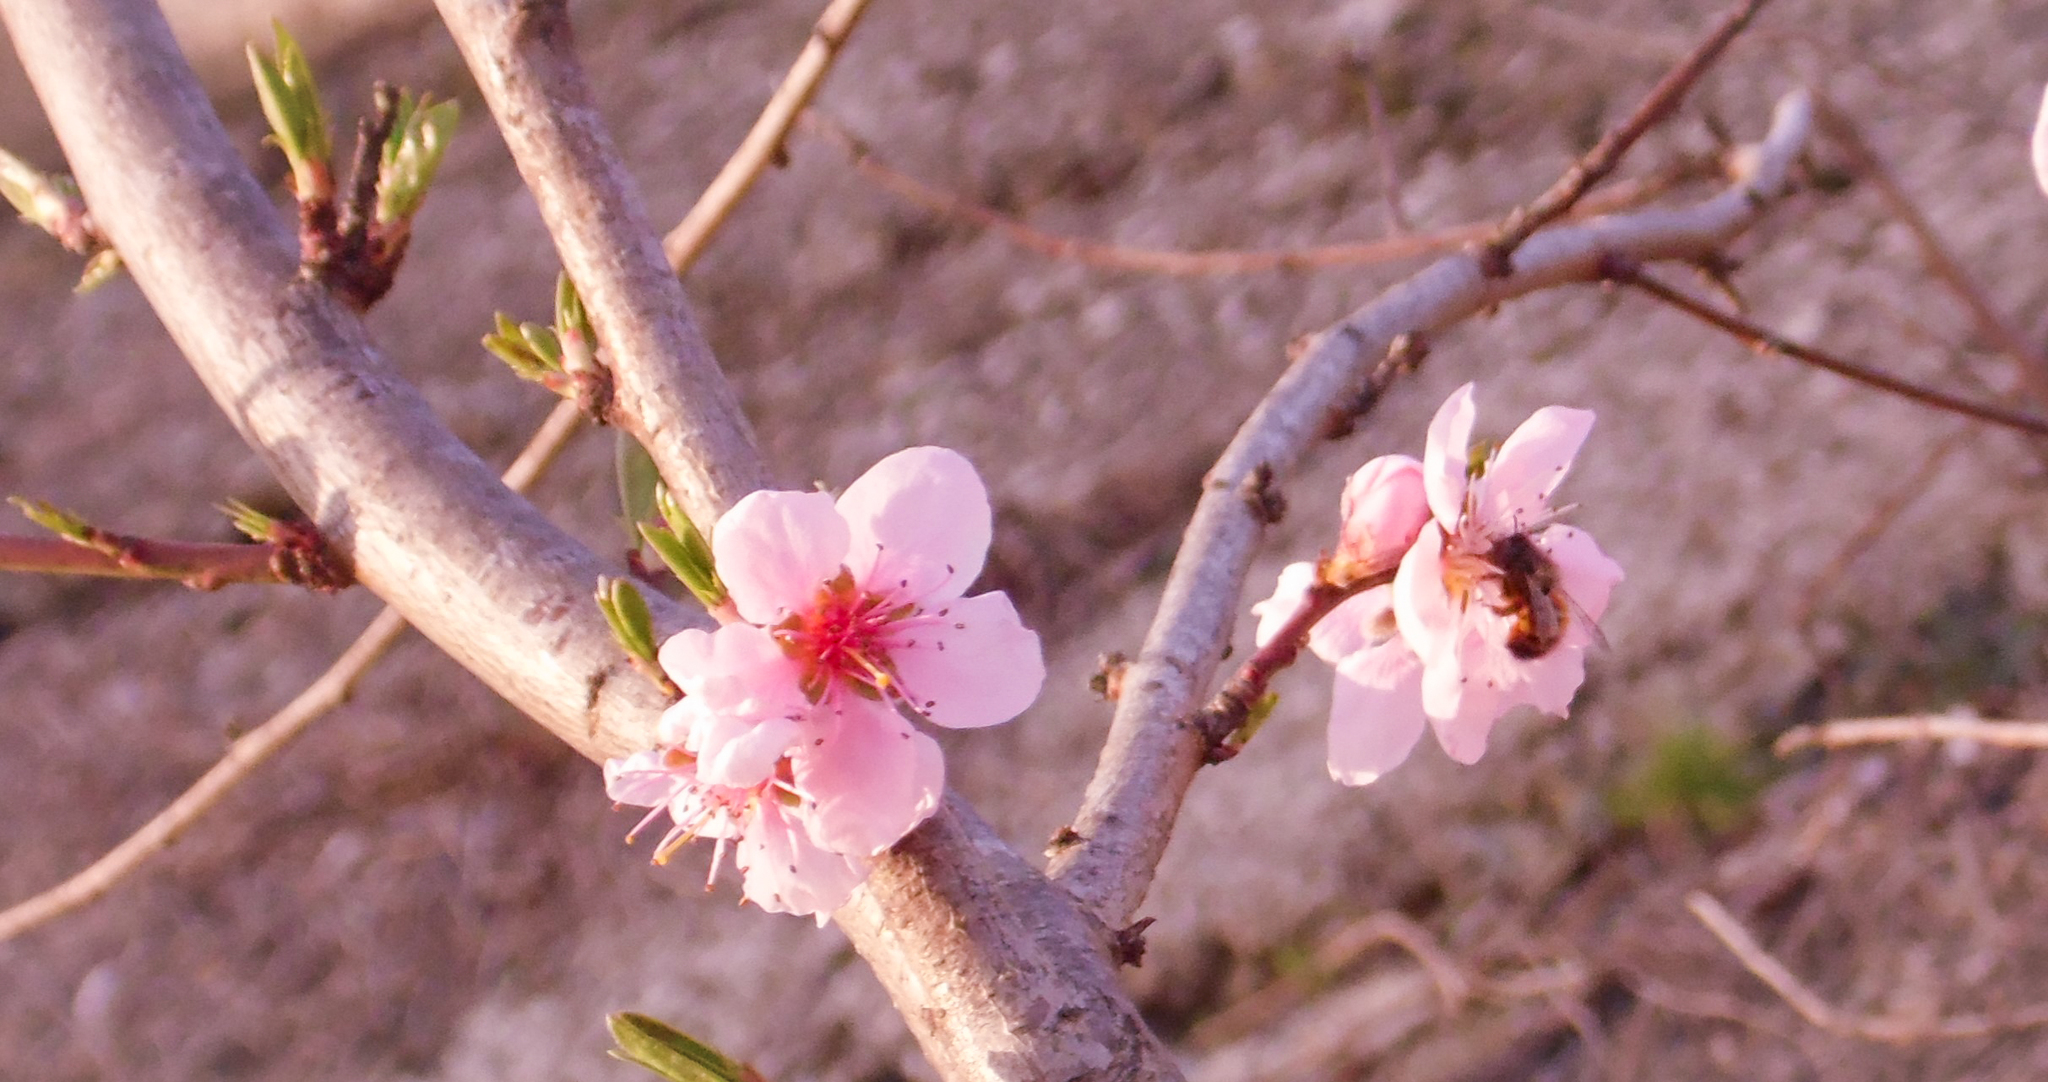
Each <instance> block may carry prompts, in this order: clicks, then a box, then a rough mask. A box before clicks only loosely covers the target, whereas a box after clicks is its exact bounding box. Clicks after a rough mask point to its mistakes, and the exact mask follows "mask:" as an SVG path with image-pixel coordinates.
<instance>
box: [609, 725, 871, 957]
mask: <svg viewBox="0 0 2048 1082" xmlns="http://www.w3.org/2000/svg"><path fill="white" fill-rule="evenodd" d="M697 765H698V764H697V761H696V759H694V758H693V757H692V756H691V755H690V754H689V753H688V752H686V751H684V750H683V749H682V748H680V747H663V748H656V749H653V750H651V751H642V752H636V753H634V754H632V755H629V756H627V757H626V758H624V759H613V760H611V761H609V762H607V763H605V765H604V782H605V793H606V794H607V795H609V796H610V797H611V798H612V799H613V800H615V801H617V802H619V803H621V804H635V805H640V806H643V807H648V808H651V809H652V810H650V811H649V812H648V813H647V817H646V818H644V819H642V820H641V821H640V825H639V826H637V827H635V828H634V831H635V832H636V833H637V832H638V831H639V830H642V829H644V828H645V827H646V826H647V825H648V824H649V823H651V822H653V821H654V820H655V818H656V817H658V816H660V815H661V814H662V813H663V812H667V813H668V817H669V820H670V822H671V825H670V827H669V830H668V833H667V834H665V835H663V837H662V839H661V844H660V845H659V846H657V847H656V849H655V856H654V859H655V862H656V863H664V862H666V861H667V860H668V857H669V855H670V854H672V853H674V852H675V850H676V849H677V847H679V846H681V845H682V844H683V843H685V842H688V841H690V840H692V839H694V838H712V839H715V840H716V841H717V843H718V849H717V852H716V853H715V854H714V855H713V856H712V859H711V875H712V876H713V877H714V878H715V877H716V876H717V874H718V869H719V867H720V866H721V865H722V864H723V863H724V861H725V853H726V850H727V848H728V847H729V846H730V847H733V848H735V849H736V850H737V853H736V856H735V861H736V863H737V864H738V865H739V869H740V875H741V879H742V883H743V887H742V892H743V894H744V895H745V897H746V899H747V900H748V901H750V902H753V903H754V904H756V905H758V906H760V907H761V908H763V909H765V910H767V911H769V912H771V913H794V914H797V915H799V916H815V917H817V918H818V923H819V924H820V925H822V924H824V923H825V921H826V919H827V917H828V916H829V915H830V914H831V912H832V911H833V910H835V909H837V908H839V907H840V906H842V905H845V904H846V901H847V899H848V898H851V897H852V896H853V890H854V888H855V887H858V886H859V885H860V884H861V883H862V882H863V881H864V880H866V879H867V875H868V861H867V859H866V858H863V857H849V856H844V855H842V854H839V853H834V852H831V851H829V850H827V849H824V848H822V847H820V846H818V845H817V844H816V843H815V842H813V841H812V840H811V838H810V832H809V830H808V829H807V827H806V825H805V824H804V822H803V821H802V814H801V811H800V808H801V802H800V800H799V799H798V798H797V797H796V796H795V795H794V792H793V789H792V787H791V785H790V783H789V781H788V778H787V767H786V766H785V767H783V768H782V770H781V771H779V772H777V773H773V774H771V775H770V777H768V778H767V779H764V780H763V781H761V782H760V783H759V784H755V785H751V786H744V787H742V786H729V785H717V784H713V783H710V782H707V781H705V780H704V779H703V778H702V777H701V776H700V775H699V773H698V770H697ZM629 838H630V836H629ZM709 885H710V884H709V883H708V882H707V883H706V887H707V888H708V887H709Z"/></svg>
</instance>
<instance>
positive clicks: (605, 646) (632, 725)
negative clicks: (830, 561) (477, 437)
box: [0, 0, 683, 758]
mask: <svg viewBox="0 0 2048 1082" xmlns="http://www.w3.org/2000/svg"><path fill="white" fill-rule="evenodd" d="M0 11H4V13H5V15H6V20H7V28H8V31H9V33H10V34H12V36H13V38H14V42H15V46H16V48H17V49H18V50H19V51H20V53H21V56H22V58H23V63H24V65H25V66H26V67H27V69H28V72H29V78H30V80H31V81H32V82H33V84H34V85H35V87H36V92H37V95H38V96H39V97H40V98H41V99H42V102H43V106H44V109H45V110H46V111H47V112H48V114H49V117H50V122H51V125H52V126H53V127H54V128H55V130H56V132H57V137H58V140H59V141H60V142H61V143H62V144H63V146H64V151H65V155H66V157H67V158H68V159H69V161H70V163H71V166H72V169H73V170H74V171H75V172H76V174H77V176H78V180H79V184H80V186H81V188H82V189H83V190H84V192H85V196H86V199H87V200H88V202H89V205H91V206H92V207H93V208H94V213H95V215H96V216H97V218H98V220H99V222H100V223H101V226H102V228H103V229H105V230H106V233H107V235H108V236H109V237H110V238H112V240H113V242H114V244H115V246H116V247H118V248H119V249H120V251H121V253H122V255H123V258H124V259H125V260H126V261H127V264H128V266H129V268H130V270H131V271H132V272H133V273H134V276H135V281H136V283H137V284H138V285H140V286H141V288H142V290H143V292H144V293H145V294H146V295H147V296H148V297H149V299H150V303H151V305H152V306H153V307H154V308H155V309H156V311H157V314H158V316H159V317H160V318H161V319H162V320H163V322H164V325H165V327H167V328H168V329H169V330H170V332H171V335H172V337H173V338H174V339H176V341H177V343H178V345H179V347H180V348H181V349H182V350H183V351H184V353H185V356H186V357H187V358H188V359H189V360H190V361H191V363H192V366H193V368H194V370H195V371H196V372H197V373H198V374H199V377H200V379H201V380H202V381H204V382H205V384H206V386H207V389H208V390H209V391H210V392H211V393H212V395H213V397H214V400H215V401H216V402H218V403H219V405H220V407H221V409H222V410H223V411H225V412H226V414H227V415H228V418H229V420H231V421H232V422H233V423H234V425H235V427H236V428H237V429H238V430H240V431H241V433H242V435H243V437H244V438H245V439H247V440H248V441H249V443H250V444H251V446H253V447H255V448H256V450H257V451H258V453H260V454H262V455H263V457H264V459H265V460H266V461H267V462H268V463H269V464H270V467H271V470H272V471H273V472H274V473H275V474H276V475H277V477H278V479H279V480H280V481H281V482H283V484H284V486H285V488H286V489H287V490H289V491H290V492H291V494H292V497H293V498H294V499H295V500H297V501H298V503H299V505H300V506H301V507H303V508H305V509H306V511H307V513H308V514H310V515H312V516H313V518H314V520H315V521H316V522H317V523H318V524H319V526H320V528H321V530H322V531H323V532H325V533H326V535H327V536H328V537H329V538H331V539H332V540H333V541H334V542H335V543H336V544H337V545H338V546H339V547H340V548H341V549H343V550H344V551H348V552H350V553H351V554H352V556H353V559H354V563H355V565H356V572H357V575H358V577H359V578H360V579H361V581H362V582H363V584H364V585H366V586H368V587H369V588H370V589H371V590H372V591H374V592H375V593H376V594H377V595H378V596H379V597H382V598H383V599H384V600H385V601H387V602H388V603H390V604H391V606H392V607H393V608H395V609H397V610H398V611H399V612H400V614H402V615H403V616H404V617H405V618H406V620H407V621H408V622H409V623H411V624H412V625H413V626H415V627H417V628H419V629H420V631H421V632H423V633H424V634H425V635H426V636H427V637H428V638H430V639H432V640H433V641H434V642H435V644H436V645H438V646H440V647H441V648H442V649H443V650H446V651H447V652H448V653H449V654H451V655H452V656H454V657H455V659H456V660H457V661H459V662H461V663H462V665H463V666H464V667H465V668H467V669H469V670H470V671H472V672H474V673H476V674H477V675H478V676H479V677H481V678H483V680H484V681H485V682H486V683H488V684H489V685H490V686H491V687H492V688H493V689H494V690H496V691H497V692H498V693H499V694H500V695H503V696H504V697H505V698H506V699H508V700H510V701H511V702H512V703H513V705H515V706H517V707H518V708H519V709H520V710H522V711H525V712H526V713H527V714H529V715H531V716H532V717H533V718H534V719H535V720H537V721H539V722H540V723H541V724H543V725H545V726H547V727H548V729H549V730H550V731H552V732H554V733H555V734H556V735H557V736H559V737H561V738H562V739H563V740H564V741H567V742H568V743H569V744H570V745H571V746H572V747H574V748H576V749H577V750H578V751H579V752H582V753H583V754H585V755H587V756H591V757H595V758H602V757H603V756H606V755H611V754H620V753H623V752H624V751H626V750H629V749H632V748H634V747H638V746H644V745H645V744H646V743H648V740H649V737H648V735H647V734H648V733H650V732H651V723H652V720H653V718H654V715H655V713H656V712H657V711H658V710H659V708H660V706H661V704H662V699H661V696H660V694H659V693H658V692H657V691H656V690H655V689H654V687H653V686H652V685H651V684H649V683H648V682H647V681H645V680H644V679H642V678H640V677H639V676H637V675H634V674H633V672H632V670H631V669H630V668H629V667H628V666H627V665H626V663H625V658H624V655H623V654H621V653H620V652H619V650H618V648H617V647H616V646H615V645H614V644H613V643H612V642H611V639H610V635H609V633H608V632H607V630H606V628H605V625H604V622H603V617H602V616H601V615H600V614H599V613H598V610H597V606H596V604H595V602H594V601H593V600H592V596H591V594H592V590H593V584H594V583H595V581H596V577H597V576H598V575H599V574H600V573H605V572H613V571H615V569H613V568H610V567H607V566H605V565H604V564H603V563H601V562H600V561H598V560H597V559H596V558H595V557H594V556H592V555H591V553H590V552H589V550H587V549H585V548H584V547H583V546H582V545H580V544H577V543H576V542H575V541H574V540H573V539H572V538H570V537H569V536H568V535H567V534H565V533H563V532H562V531H561V530H559V529H558V528H556V527H555V526H554V525H553V524H552V523H550V522H548V520H547V519H546V518H544V517H543V516H542V515H541V514H540V513H539V512H538V511H537V510H535V509H534V507H533V505H532V504H530V503H528V502H527V501H526V500H524V499H523V498H521V497H519V496H518V495H516V494H514V493H513V492H512V491H511V490H510V489H507V488H506V487H505V486H504V485H503V484H501V483H500V482H499V481H498V478H497V477H496V476H495V474H494V473H493V472H492V471H491V469H490V468H489V467H487V466H485V465H484V463H483V462H482V461H481V460H480V459H478V458H477V456H476V455H475V454H474V453H472V452H471V451H470V449H469V448H468V447H466V446H464V445H463V444H462V442H461V441H459V440H457V439H456V438H455V437H454V436H453V435H452V434H451V433H450V432H449V431H448V430H447V428H446V427H445V426H443V425H442V424H441V422H440V420H439V419H438V418H436V417H435V416H434V414H433V412H432V411H431V410H430V409H429V408H428V407H427V405H426V403H425V401H424V400H422V399H421V398H420V396H419V394H418V393H417V392H416V391H415V390H414V389H413V388H412V387H411V385H410V384H408V383H407V382H406V381H405V380H404V379H403V378H402V377H400V376H399V375H398V374H397V372H396V371H394V370H393V368H392V367H391V365H390V363H389V361H388V360H387V359H386V358H385V357H384V356H383V355H382V353H381V352H380V351H379V350H378V349H377V347H376V346H375V345H374V344H372V343H371V341H370V339H369V337H368V335H367V334H366V332H365V331H364V329H363V326H362V323H361V322H360V321H359V320H358V319H357V318H356V317H355V315H354V314H353V313H351V312H349V311H348V310H347V309H346V308H344V307H343V306H342V305H341V304H340V302H338V301H336V300H335V299H334V298H333V297H330V296H329V295H328V294H327V292H326V291H325V290H324V289H322V288H321V287H320V286H318V285H316V284H314V283H312V282H308V281H305V280H303V279H301V278H300V277H299V274H298V255H297V246H296V244H295V242H294V241H293V238H292V236H291V234H290V233H289V232H288V231H287V230H286V228H285V226H284V224H283V222H282V220H281V219H280V218H279V216H278V214H277V212H276V210H275V209H274V208H273V207H272V206H271V203H270V200H269V199H268V198H266V197H265V196H264V193H263V191H262V189H261V188H260V187H258V186H257V184H256V181H255V178H254V177H252V176H250V174H249V171H248V169H247V167H245V166H244V165H243V164H242V163H241V161H240V159H239V158H238V157H237V156H236V154H235V152H234V150H233V148H232V147H230V146H229V144H228V139H227V135H226V133H225V132H224V131H223V130H222V128H221V126H220V122H219V121H218V120H217V119H216V118H215V116H214V114H213V111H212V108H211V107H210V106H209V105H208V103H207V101H206V98H205V96H204V94H203V93H202V92H201V91H200V89H199V86H198V83H197V82H196V80H195V79H194V78H193V76H192V73H191V70H190V69H189V68H188V67H187V66H186V65H185V63H184V60H183V59H182V58H181V57H180V56H179V55H178V53H177V50H176V48H175V46H174V45H173V44H172V42H171V39H170V31H169V29H168V28H167V27H166V26H165V25H164V22H163V17H162V15H161V14H160V13H159V12H158V11H157V10H156V8H155V6H154V5H152V4H148V3H144V2H139V0H104V2H99V3H81V4H70V3H65V4H51V3H35V2H30V0H11V2H9V3H8V4H7V5H6V6H5V7H4V8H0ZM657 603H658V600H657ZM660 615H661V618H662V620H663V622H665V623H668V624H671V625H674V624H678V623H680V622H681V621H682V619H683V616H682V614H681V613H680V611H678V610H675V609H674V607H673V606H664V607H663V609H662V610H661V614H660Z"/></svg>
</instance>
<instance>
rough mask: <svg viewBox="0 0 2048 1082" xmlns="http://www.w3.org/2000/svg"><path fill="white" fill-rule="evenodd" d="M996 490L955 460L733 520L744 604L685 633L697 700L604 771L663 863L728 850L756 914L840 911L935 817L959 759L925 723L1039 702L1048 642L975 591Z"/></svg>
mask: <svg viewBox="0 0 2048 1082" xmlns="http://www.w3.org/2000/svg"><path fill="white" fill-rule="evenodd" d="M989 538H990V512H989V502H988V492H987V490H986V489H984V488H983V486H982V483H981V478H980V477H979V476H978V475H976V473H975V472H974V467H973V466H972V465H970V464H969V463H968V461H967V460H966V459H965V458H963V457H961V456H960V455H959V454H958V453H956V452H953V451H949V450H946V449H944V448H939V447H915V448H911V449H910V450H907V451H899V452H897V453H896V454H893V455H890V456H889V457H887V458H885V459H883V460H882V461H881V462H879V463H876V465H875V466H874V468H872V469H870V470H869V471H868V472H867V473H866V474H865V475H863V476H862V477H861V478H860V479H859V480H857V481H855V482H854V483H853V484H852V485H851V486H849V487H848V488H847V490H846V492H845V494H844V495H841V496H840V497H839V498H838V499H837V500H836V501H835V500H834V499H833V498H832V497H831V496H829V495H827V494H825V493H821V492H756V493H753V494H751V495H749V496H747V497H746V498H744V499H742V500H741V501H740V502H739V503H738V504H736V505H734V507H733V509H732V510H731V511H730V512H728V513H727V514H726V516H725V517H724V518H723V519H722V520H720V521H719V523H718V525H717V528H716V530H715V531H714V532H713V534H712V538H711V552H712V557H713V561H714V563H715V565H716V568H717V572H718V575H719V577H720V578H721V579H722V580H723V581H724V583H725V586H726V589H727V590H728V591H729V594H730V599H731V604H730V606H729V607H728V608H727V611H726V612H725V616H726V622H725V623H723V624H722V625H721V626H720V627H719V628H718V629H717V630H716V631H699V630H689V631H684V632H681V633H680V634H677V635H676V636H675V637H673V638H671V639H669V640H668V641H667V642H666V643H664V644H663V645H662V647H661V650H660V661H661V667H662V669H663V670H664V671H666V672H667V673H668V674H669V676H670V677H671V678H672V679H673V680H674V681H675V682H676V685H677V686H678V687H679V688H681V689H682V692H683V698H682V699H681V700H680V701H679V702H677V703H676V704H675V705H674V706H673V707H671V708H669V710H668V711H667V712H666V713H665V714H663V716H662V719H661V725H660V729H659V732H658V734H657V735H658V738H659V739H660V740H661V742H662V744H661V746H660V747H657V748H655V749H653V750H650V751H643V752H640V753H638V754H635V755H632V756H629V757H627V758H624V759H614V760H612V761H611V762H609V763H607V764H605V783H606V785H605V787H606V792H607V793H609V794H610V795H611V797H612V799H613V800H615V801H618V802H620V803H624V804H637V805H643V806H650V807H652V808H653V809H654V810H653V811H651V812H650V813H649V814H648V817H647V820H644V821H643V822H642V825H643V826H644V825H646V822H647V821H651V820H653V819H654V818H655V817H656V816H658V815H659V814H660V813H661V812H662V811H664V810H665V811H667V812H668V815H669V818H670V819H671V821H672V822H673V826H672V828H671V829H670V831H669V833H668V835H667V837H665V838H664V839H663V840H662V844H661V846H660V847H659V848H658V849H657V851H656V857H655V859H656V860H657V861H660V860H664V859H666V857H667V856H668V855H669V854H670V853H671V852H673V851H674V849H675V848H676V847H677V846H679V845H681V844H682V843H683V842H685V841H688V840H689V839H691V838H696V837H705V838H712V839H716V840H717V842H718V844H719V852H718V854H717V856H716V857H714V864H713V874H716V870H717V866H718V864H717V862H718V861H719V860H722V858H723V856H724V852H725V848H726V846H727V844H728V843H733V844H734V845H735V846H736V848H737V853H736V863H737V864H738V866H739V869H740V872H741V874H742V875H743V877H744V879H745V894H746V897H747V899H748V900H749V901H752V902H754V903H756V904H758V905H760V906H761V907H762V908H763V909H767V910H770V911H772V912H780V913H797V914H815V915H817V916H818V919H819V921H820V922H821V923H822V922H823V921H824V919H825V915H826V914H828V913H830V912H831V911H832V910H833V909H836V908H838V907H839V906H840V905H842V904H844V903H845V901H846V899H847V898H848V897H849V896H850V895H851V894H852V893H853V889H854V888H855V887H857V886H859V885H860V883H861V882H862V881H863V880H864V879H866V877H867V871H868V867H869V864H870V861H871V858H872V857H873V856H874V855H876V854H878V853H881V852H882V851H883V850H885V849H888V848H889V847H890V846H892V845H894V844H895V843H896V842H897V841H898V840H899V839H901V838H902V837H903V836H904V835H905V834H907V833H909V832H910V830H911V829H912V828H914V827H915V826H917V824H919V823H921V822H923V821H924V819H925V818H926V817H927V816H929V815H930V814H931V813H932V811H933V810H934V809H935V808H937V807H938V802H939V798H940V794H941V792H942V791H943V790H944V788H945V761H944V759H943V758H942V756H941V755H940V751H939V746H938V744H937V743H936V742H935V741H933V740H932V738H931V737H930V736H928V735H926V734H925V733H923V732H922V731H920V730H919V729H918V728H917V727H916V726H915V725H913V724H912V719H921V720H924V721H927V722H930V723H932V724H935V725H940V726H944V727H947V728H955V729H961V728H976V727H980V726H985V725H994V724H996V723H998V722H1003V721H1008V720H1009V719H1010V718H1012V717H1015V716H1016V715H1017V714H1019V713H1021V712H1022V711H1023V710H1024V708H1025V707H1027V706H1029V705H1030V704H1031V701H1032V700H1033V699H1035V698H1037V696H1038V691H1039V688H1040V686H1041V685H1042V684H1043V683H1044V682H1045V663H1044V660H1043V656H1042V654H1041V652H1040V648H1039V642H1038V636H1037V634H1036V633H1034V632H1032V631H1030V630H1028V629H1027V628H1025V627H1024V625H1023V623H1022V621H1020V620H1019V619H1018V616H1017V610H1016V608H1015V607H1014V606H1013V605H1011V603H1010V599H1009V598H1008V597H1007V596H1005V595H1004V594H1002V593H1001V592H993V593H985V594H977V595H975V596H973V597H967V596H964V595H965V593H966V591H967V587H968V586H969V584H971V583H972V582H973V581H974V579H975V576H977V575H979V574H980V573H981V567H982V562H983V560H984V559H985V558H986V556H987V553H988V545H989Z"/></svg>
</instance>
